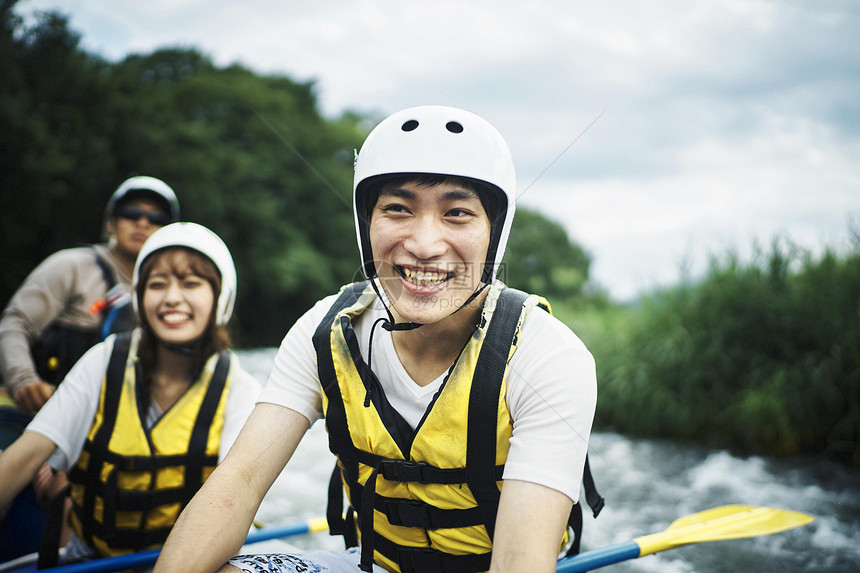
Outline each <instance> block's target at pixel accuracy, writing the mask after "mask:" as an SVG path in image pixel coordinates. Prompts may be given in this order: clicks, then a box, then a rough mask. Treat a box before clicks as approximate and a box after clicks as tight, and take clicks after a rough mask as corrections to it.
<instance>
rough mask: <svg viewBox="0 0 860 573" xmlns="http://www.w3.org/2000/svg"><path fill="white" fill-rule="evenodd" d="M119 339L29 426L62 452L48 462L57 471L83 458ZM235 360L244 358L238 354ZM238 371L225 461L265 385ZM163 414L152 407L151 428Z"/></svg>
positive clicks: (91, 353)
mask: <svg viewBox="0 0 860 573" xmlns="http://www.w3.org/2000/svg"><path fill="white" fill-rule="evenodd" d="M114 339H115V337H113V336H110V337H108V338H107V339H106V340H105V341H104V342H101V343H99V344H96V345H95V346H93V347H92V348H90V349H89V350H88V351H87V353H86V354H84V355H83V356H82V357H81V359H80V360H79V361H78V362H77V364H75V366H74V367H73V368H72V369H71V370H70V371H69V374H68V375H67V376H66V378H65V379H64V380H63V382H62V383H61V384H60V385H59V386H57V391H56V392H54V395H53V396H51V399H50V400H48V401H47V402H46V403H45V405H44V406H42V409H41V410H39V413H38V414H36V417H35V418H33V421H31V422H30V424H29V425H28V426H27V431H30V432H37V433H39V434H42V435H43V436H45V437H46V438H48V439H49V440H51V441H52V442H54V443H55V444H56V445H57V450H56V451H55V452H54V454H53V455H52V456H51V458H50V459H49V460H48V464H49V465H50V466H51V467H53V468H54V469H57V470H61V471H68V470H70V469H71V468H72V466H74V464H75V463H76V462H77V460H78V457H80V455H81V450H82V448H83V445H84V441H85V440H86V437H87V434H88V433H89V430H90V427H91V426H92V424H93V418H94V417H95V414H96V409H97V408H98V404H99V395H100V393H101V388H102V383H103V382H104V378H105V372H106V371H107V367H108V362H109V361H110V355H111V351H112V350H113V342H114ZM233 359H234V360H238V358H236V357H235V356H234V357H233ZM237 366H238V364H237ZM234 373H235V374H234V376H233V380H232V381H231V383H230V387H229V388H228V390H227V405H226V408H225V409H224V428H223V430H222V432H221V445H220V448H219V450H218V462H219V463H220V462H221V460H223V459H224V456H226V455H227V452H228V451H229V450H230V447H231V446H232V445H233V442H234V441H235V440H236V436H238V435H239V431H240V430H241V429H242V426H243V425H244V424H245V420H247V418H248V416H249V415H250V414H251V410H253V409H254V404H255V403H256V398H257V395H258V394H259V393H260V389H261V386H260V383H259V382H258V381H257V380H256V379H255V378H254V377H253V376H251V374H249V373H248V372H246V371H245V370H243V369H242V368H241V367H237V368H236V369H235V370H234ZM160 415H161V412H160V411H159V410H158V407H157V406H155V407H154V408H151V409H150V410H149V411H148V412H147V424H148V425H150V426H151V425H152V424H153V423H154V422H155V421H156V420H157V419H158V417H159V416H160Z"/></svg>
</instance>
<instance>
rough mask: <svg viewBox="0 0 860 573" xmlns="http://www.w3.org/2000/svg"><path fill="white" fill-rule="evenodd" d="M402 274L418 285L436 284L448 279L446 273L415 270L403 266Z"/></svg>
mask: <svg viewBox="0 0 860 573" xmlns="http://www.w3.org/2000/svg"><path fill="white" fill-rule="evenodd" d="M403 276H404V277H405V278H406V280H408V281H409V282H411V283H415V284H417V285H420V286H433V285H438V284H441V283H443V282H445V281H446V280H448V276H449V275H448V273H438V272H433V271H429V272H425V271H415V270H412V269H407V268H405V267H404V268H403Z"/></svg>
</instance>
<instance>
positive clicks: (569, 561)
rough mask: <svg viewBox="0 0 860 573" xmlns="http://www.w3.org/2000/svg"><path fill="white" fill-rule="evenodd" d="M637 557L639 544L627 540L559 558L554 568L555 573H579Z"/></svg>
mask: <svg viewBox="0 0 860 573" xmlns="http://www.w3.org/2000/svg"><path fill="white" fill-rule="evenodd" d="M637 557H639V545H638V544H637V543H636V542H635V541H627V542H626V543H618V544H616V545H610V546H608V547H601V548H600V549H594V550H592V551H585V552H583V553H580V554H579V555H572V556H571V557H565V558H564V559H560V560H559V561H558V566H557V567H556V569H555V570H556V573H580V572H582V571H591V570H592V569H598V568H600V567H606V566H607V565H612V564H613V563H620V562H621V561H628V560H630V559H636V558H637Z"/></svg>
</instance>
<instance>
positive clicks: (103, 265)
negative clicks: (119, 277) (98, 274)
mask: <svg viewBox="0 0 860 573" xmlns="http://www.w3.org/2000/svg"><path fill="white" fill-rule="evenodd" d="M90 248H91V249H92V250H93V257H94V258H95V260H96V264H97V265H98V266H99V269H101V271H102V277H103V278H104V280H105V283H107V290H110V289H112V288H113V287H114V286H116V276H115V275H114V273H113V269H112V268H110V265H108V263H107V261H105V260H104V259H103V258H102V257H101V255H99V251H98V249H97V248H96V247H95V245H90ZM105 292H107V291H105Z"/></svg>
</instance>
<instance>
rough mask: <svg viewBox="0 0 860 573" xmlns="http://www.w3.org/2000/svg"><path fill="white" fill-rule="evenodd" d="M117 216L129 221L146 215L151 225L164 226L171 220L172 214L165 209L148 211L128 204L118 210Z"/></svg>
mask: <svg viewBox="0 0 860 573" xmlns="http://www.w3.org/2000/svg"><path fill="white" fill-rule="evenodd" d="M116 216H117V217H121V218H123V219H127V220H129V221H137V220H139V219H140V218H141V217H146V220H147V221H149V223H150V224H151V225H158V226H159V227H163V226H165V225H166V224H168V223H169V222H170V215H168V214H167V213H165V212H164V211H147V210H146V209H141V208H140V207H135V206H134V205H126V206H125V207H120V208H119V209H117V210H116Z"/></svg>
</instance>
